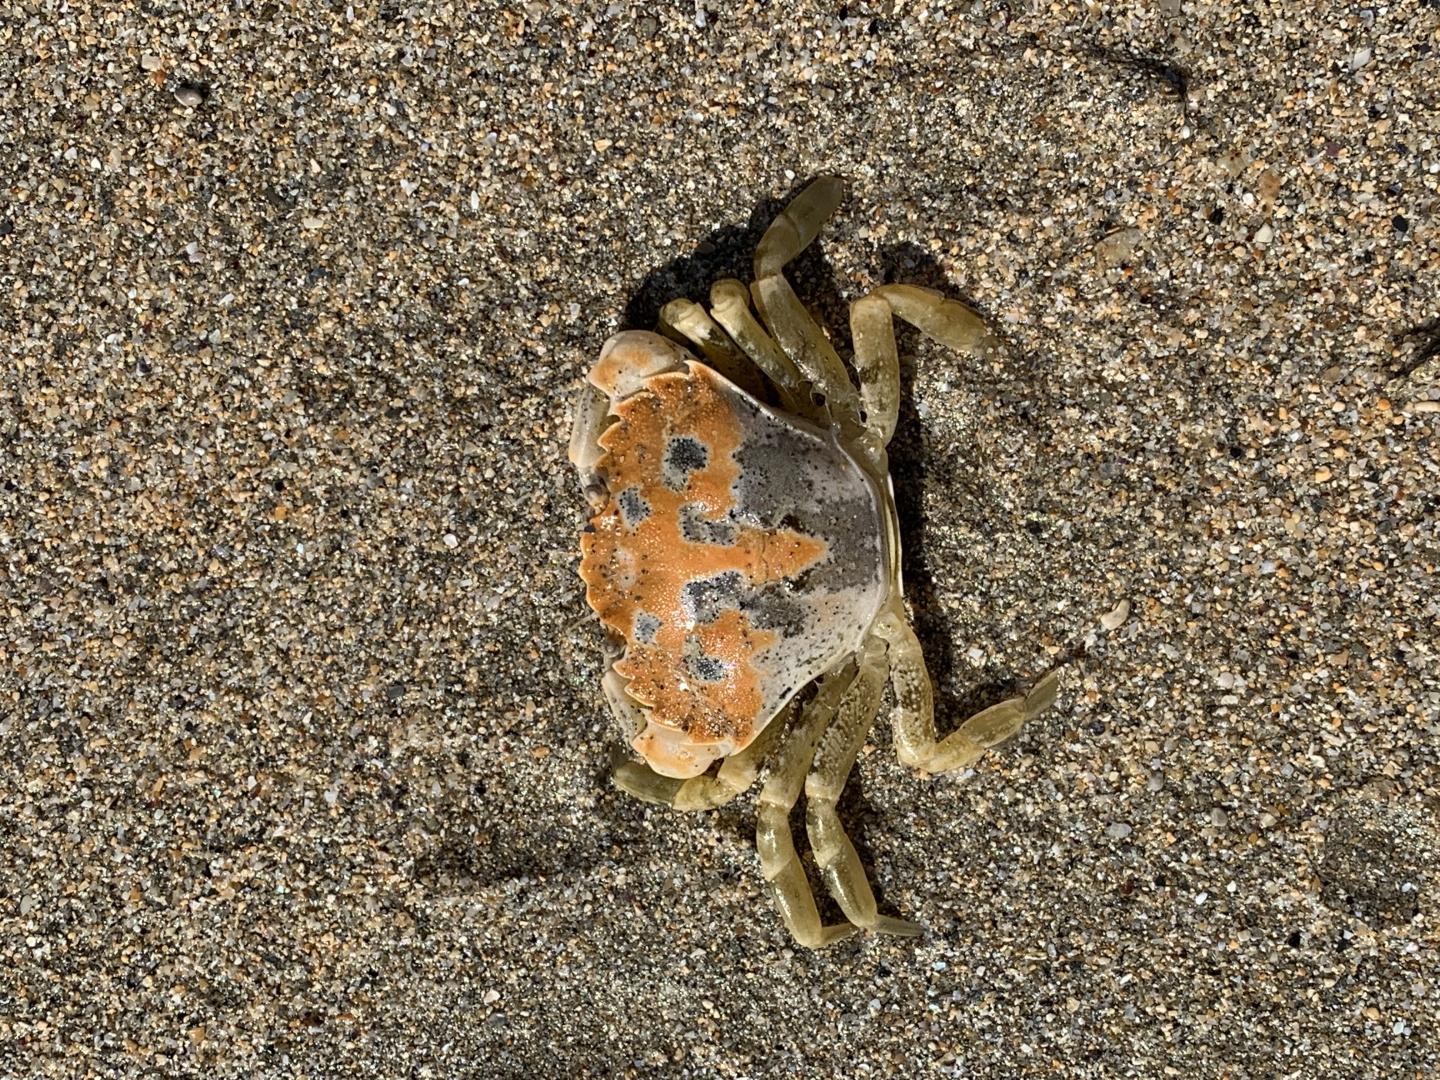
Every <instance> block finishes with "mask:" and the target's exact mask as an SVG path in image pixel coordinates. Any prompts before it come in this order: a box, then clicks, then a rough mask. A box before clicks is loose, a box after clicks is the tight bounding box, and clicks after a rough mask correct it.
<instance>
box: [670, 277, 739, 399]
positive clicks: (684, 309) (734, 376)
mask: <svg viewBox="0 0 1440 1080" xmlns="http://www.w3.org/2000/svg"><path fill="white" fill-rule="evenodd" d="M660 332H661V333H662V334H665V335H666V336H667V337H671V338H674V339H676V340H678V341H681V342H682V343H683V342H685V341H689V342H691V343H693V344H694V345H695V347H696V348H698V349H699V350H700V353H701V355H702V356H704V358H705V362H706V363H707V364H709V365H710V366H711V367H712V368H714V369H715V370H716V371H718V372H719V373H720V374H721V375H723V376H725V378H727V379H729V380H730V381H731V382H732V383H734V384H735V385H736V386H738V387H740V389H742V390H744V391H745V392H746V393H747V394H749V395H750V396H751V397H763V396H764V393H765V387H764V383H763V382H762V381H761V379H760V373H759V372H758V371H756V370H755V367H754V366H753V365H752V364H750V363H749V362H748V361H747V360H746V359H745V357H744V355H742V354H741V352H740V350H739V349H737V348H736V347H735V343H734V342H733V341H731V340H730V338H729V337H728V336H726V334H725V331H724V330H722V329H720V327H719V325H717V324H716V322H715V320H714V319H712V318H711V317H710V316H709V314H707V313H706V311H705V309H704V308H703V307H701V306H700V305H699V304H697V303H695V301H693V300H685V299H680V300H671V301H670V302H669V303H668V304H666V305H665V306H664V307H663V308H661V309H660Z"/></svg>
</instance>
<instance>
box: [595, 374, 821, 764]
mask: <svg viewBox="0 0 1440 1080" xmlns="http://www.w3.org/2000/svg"><path fill="white" fill-rule="evenodd" d="M718 380H719V377H718V376H717V375H715V373H714V372H712V371H711V370H710V369H709V368H706V367H704V366H703V365H700V364H697V363H694V362H690V363H688V364H687V365H686V369H685V370H672V371H667V372H664V373H661V374H656V375H652V376H650V377H649V378H647V379H645V381H644V383H643V384H642V386H641V387H640V389H638V390H637V391H636V392H634V393H632V394H630V395H629V396H628V397H626V398H625V399H624V400H623V401H620V402H619V403H618V404H617V405H616V406H615V407H614V414H615V417H616V420H615V422H614V423H612V424H611V425H610V426H609V427H608V428H607V429H606V430H605V431H604V433H603V434H602V435H601V436H600V440H599V441H600V445H601V446H602V447H603V448H604V450H605V456H604V457H603V458H602V459H601V462H600V468H601V469H602V470H603V472H604V474H605V477H606V485H607V487H608V489H609V498H608V501H607V502H606V503H605V505H604V506H603V507H602V508H601V509H600V511H599V512H598V513H597V514H596V515H595V517H594V518H593V519H592V520H591V522H590V531H588V532H587V533H586V535H585V536H584V538H583V540H582V542H581V552H582V555H583V558H582V560H581V565H580V576H581V577H582V578H583V579H584V581H585V584H586V587H587V593H586V595H587V599H588V600H589V603H590V606H591V607H593V608H594V609H595V610H596V611H597V612H598V613H599V615H600V618H601V620H602V621H603V622H604V624H605V625H606V626H607V627H609V628H610V629H611V630H612V631H614V632H615V633H616V634H618V635H619V636H620V637H622V638H624V641H625V646H626V651H625V656H624V657H623V658H622V659H621V660H619V661H618V662H617V663H616V664H615V670H616V671H617V672H618V673H619V674H620V675H622V676H624V677H625V678H626V679H628V680H629V686H628V693H629V696H630V697H632V698H633V699H634V700H635V701H637V702H639V703H640V704H642V705H644V706H646V707H647V708H648V710H649V712H648V719H649V720H650V721H651V722H652V723H653V724H658V725H661V726H662V727H663V728H667V729H671V730H674V731H677V732H683V734H684V737H685V738H686V740H687V741H689V742H692V743H697V744H708V743H725V744H728V750H727V752H733V751H734V750H736V749H740V748H742V747H744V746H745V745H747V744H748V743H749V742H750V740H751V739H752V738H754V735H755V734H756V732H757V731H758V730H759V728H760V727H761V726H763V725H764V723H765V721H766V720H768V719H769V717H768V716H765V715H762V712H763V710H764V706H765V693H764V685H763V680H764V677H765V673H764V672H762V671H761V670H759V669H758V668H757V667H756V664H755V661H756V658H757V655H758V654H760V653H762V652H763V651H764V650H765V649H766V648H767V647H768V646H770V645H772V644H774V642H775V641H776V638H777V635H776V633H775V632H774V631H773V630H769V629H765V628H763V627H759V626H756V625H754V624H753V623H752V621H751V619H750V617H749V616H748V615H747V614H746V613H745V611H743V610H741V608H740V607H739V606H737V605H736V604H735V603H733V598H734V595H735V593H736V592H737V591H738V590H741V589H755V588H759V587H763V586H766V585H773V584H775V583H779V582H784V581H785V580H786V579H791V578H794V577H795V576H796V575H798V574H800V573H801V572H803V571H804V570H806V569H807V568H808V567H810V566H813V565H814V564H816V563H817V562H819V561H820V560H821V559H823V558H824V556H825V554H826V550H827V546H826V543H825V542H824V541H823V540H820V539H816V538H814V537H812V536H807V535H805V534H803V533H800V532H796V531H794V530H792V529H788V528H771V527H766V526H764V525H758V524H756V523H754V522H750V521H746V520H744V519H743V517H742V516H741V515H740V514H739V513H738V512H737V510H738V508H737V506H736V479H737V477H738V475H739V465H738V464H737V462H736V459H735V451H736V449H737V448H738V447H739V446H740V442H741V439H742V434H743V432H742V427H741V423H740V421H739V419H738V418H737V417H736V415H735V413H734V410H733V406H732V405H731V401H730V398H729V397H728V396H727V395H726V394H725V393H724V392H723V389H722V387H721V385H720V384H719V381H718ZM721 586H725V587H728V591H727V592H726V597H727V598H728V600H729V601H731V602H726V599H722V600H720V601H719V602H706V600H705V596H706V593H707V590H712V591H713V590H717V589H720V587H721ZM721 591H725V590H721Z"/></svg>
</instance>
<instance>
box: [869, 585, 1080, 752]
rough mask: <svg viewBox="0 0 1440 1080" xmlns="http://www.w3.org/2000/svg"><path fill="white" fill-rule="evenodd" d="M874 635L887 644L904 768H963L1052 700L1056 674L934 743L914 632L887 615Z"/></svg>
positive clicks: (897, 748) (931, 715)
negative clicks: (906, 766) (908, 766)
mask: <svg viewBox="0 0 1440 1080" xmlns="http://www.w3.org/2000/svg"><path fill="white" fill-rule="evenodd" d="M875 634H876V635H877V636H878V637H880V638H882V639H883V640H884V641H885V643H886V645H887V646H889V652H890V681H891V685H892V687H893V688H894V692H895V701H896V705H895V711H894V713H893V715H892V716H891V723H892V724H893V726H894V730H895V752H896V754H897V755H898V756H899V758H900V760H901V761H903V762H904V763H905V764H906V765H910V766H913V767H915V768H918V769H924V770H925V771H926V772H932V773H942V772H949V771H951V770H952V769H959V768H963V767H964V766H966V765H969V764H971V763H972V762H974V761H975V760H976V759H977V758H978V757H980V755H981V754H983V753H984V752H985V751H986V750H988V749H990V748H991V747H992V746H996V745H998V744H1000V743H1002V742H1004V741H1005V740H1006V739H1008V738H1010V737H1011V736H1012V735H1014V734H1015V733H1016V732H1017V731H1019V730H1020V729H1021V728H1022V727H1023V726H1024V725H1025V724H1026V723H1027V722H1028V721H1030V720H1033V719H1035V717H1037V716H1039V715H1040V714H1041V713H1042V712H1044V711H1045V710H1046V709H1048V708H1049V707H1050V706H1051V704H1052V703H1053V702H1054V701H1055V694H1056V691H1057V689H1058V687H1059V682H1060V673H1059V672H1058V671H1051V672H1050V673H1049V674H1047V675H1045V676H1044V677H1043V678H1042V679H1041V680H1040V681H1039V682H1038V683H1036V684H1035V685H1034V686H1033V687H1032V688H1031V689H1030V692H1029V693H1027V694H1020V695H1017V696H1016V697H1013V698H1010V699H1008V700H1006V701H1002V702H1000V704H998V705H992V706H991V707H990V708H988V709H985V710H983V711H981V712H978V713H976V714H975V715H974V716H972V717H970V719H968V720H966V721H965V722H964V723H963V724H961V725H960V726H959V727H958V728H957V729H956V730H954V731H952V732H951V733H950V734H949V735H947V736H945V738H943V739H938V740H937V739H936V737H935V711H934V693H933V691H932V689H931V686H930V677H929V675H928V674H926V671H925V658H924V656H923V655H922V654H921V652H920V642H919V641H918V640H917V639H916V637H915V631H914V630H912V629H911V628H910V624H909V623H907V622H906V621H905V620H904V619H903V618H901V617H900V616H899V615H897V614H895V613H894V612H891V611H887V612H885V613H884V614H882V615H881V616H880V617H879V618H878V619H876V620H875Z"/></svg>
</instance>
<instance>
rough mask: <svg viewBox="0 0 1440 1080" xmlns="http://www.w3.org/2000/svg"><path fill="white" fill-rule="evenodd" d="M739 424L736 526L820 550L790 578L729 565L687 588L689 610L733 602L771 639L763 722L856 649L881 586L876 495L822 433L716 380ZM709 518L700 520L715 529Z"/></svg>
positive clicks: (884, 582)
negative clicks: (758, 580)
mask: <svg viewBox="0 0 1440 1080" xmlns="http://www.w3.org/2000/svg"><path fill="white" fill-rule="evenodd" d="M717 384H718V385H719V387H720V389H721V390H722V391H723V392H724V393H725V394H726V397H727V399H728V400H729V402H730V404H731V406H732V409H733V412H734V416H735V419H736V420H737V422H738V423H739V424H740V427H741V439H740V445H739V447H738V449H737V450H736V451H735V455H734V457H735V464H736V465H737V467H738V468H737V476H736V479H735V481H734V484H733V486H732V488H731V494H732V495H733V497H734V506H733V508H732V509H731V510H729V511H728V512H727V513H726V515H725V516H724V519H723V520H725V521H727V522H729V523H731V524H732V525H733V526H734V527H735V528H736V530H737V532H738V531H739V530H740V529H743V528H753V529H760V530H763V531H766V532H787V531H788V532H794V533H798V534H800V535H803V536H807V537H811V538H814V539H816V540H819V541H821V542H822V543H823V544H824V545H825V554H824V555H823V556H822V557H821V558H820V559H819V560H818V561H816V562H815V563H813V564H812V565H810V566H808V567H806V568H805V569H803V570H801V571H800V572H799V573H797V574H795V575H794V576H792V577H790V578H786V579H784V580H781V581H771V582H766V583H764V584H761V585H752V584H750V582H749V581H748V580H747V579H746V578H745V577H744V575H742V574H740V573H739V572H736V571H729V572H726V573H724V574H717V575H715V576H713V577H710V578H706V579H702V580H700V581H694V582H691V583H690V584H689V585H687V586H686V587H685V604H686V610H687V614H690V615H691V616H692V617H694V618H695V619H697V621H701V622H708V621H712V620H713V619H715V618H716V617H718V615H719V613H720V612H721V611H723V610H725V609H738V610H739V611H740V612H741V613H742V614H744V615H745V616H746V617H747V619H748V620H749V622H750V625H752V626H753V627H755V628H756V629H757V630H764V631H770V632H772V633H773V634H774V636H775V641H774V642H772V643H771V644H768V645H766V646H764V647H763V648H760V649H759V650H758V651H757V653H756V655H755V657H754V660H753V664H754V666H755V668H756V669H757V670H758V671H760V672H761V673H762V674H763V686H764V698H765V704H764V706H763V708H764V710H765V712H764V714H763V715H760V716H757V717H756V718H755V721H756V726H757V729H758V728H760V727H763V726H764V725H765V724H766V723H767V722H768V721H769V720H770V718H771V717H773V716H774V715H775V714H776V713H777V712H778V711H779V710H780V709H781V708H782V707H783V706H784V705H785V703H786V702H787V701H789V700H790V698H791V697H793V696H794V695H795V694H796V693H797V692H798V691H799V690H801V689H802V688H804V687H805V686H806V685H807V684H809V683H810V682H811V681H812V680H814V679H815V678H816V677H817V676H819V675H820V674H821V673H823V672H825V671H827V670H828V669H830V668H831V667H833V666H834V665H835V664H836V663H837V662H839V661H840V660H843V659H844V658H845V657H846V656H848V655H850V654H851V653H853V652H854V651H855V650H856V649H857V648H859V646H860V644H861V642H862V641H863V640H864V637H865V634H866V632H867V631H868V629H869V626H870V623H871V621H872V620H873V619H874V618H875V615H876V613H877V612H878V611H879V610H880V605H881V604H883V603H884V601H885V597H886V595H887V592H888V589H889V581H888V577H887V571H886V567H885V550H884V540H883V519H882V516H881V515H882V510H881V506H880V501H879V500H880V496H879V494H878V493H877V491H876V489H875V486H874V485H873V484H872V483H871V481H870V480H869V478H868V477H867V476H866V474H865V472H864V471H863V470H862V469H861V467H860V466H859V465H858V464H857V463H856V462H855V461H854V460H853V459H852V458H851V457H850V456H849V455H848V454H846V453H845V452H844V451H843V450H841V449H840V448H839V447H838V446H837V445H836V444H835V443H834V442H833V441H832V440H831V439H830V438H829V437H827V436H826V435H825V434H823V433H821V432H818V431H816V430H815V429H813V428H811V427H810V426H808V425H805V424H803V423H800V422H796V421H791V420H789V419H788V418H784V417H779V416H776V415H773V414H772V413H771V412H769V411H768V410H766V409H765V408H764V407H763V406H761V405H760V404H758V403H757V402H756V401H754V399H752V398H750V397H748V396H747V395H745V394H744V393H743V392H742V391H739V390H737V389H735V388H734V387H731V386H729V384H727V383H724V382H723V380H719V379H717ZM715 524H716V523H715V522H714V521H709V520H708V519H707V520H706V521H705V527H706V528H709V529H713V528H714V526H715Z"/></svg>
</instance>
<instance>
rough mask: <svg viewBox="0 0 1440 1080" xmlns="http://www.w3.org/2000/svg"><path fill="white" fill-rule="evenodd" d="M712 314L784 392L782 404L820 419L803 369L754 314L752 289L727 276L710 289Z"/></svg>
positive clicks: (781, 391) (801, 414)
mask: <svg viewBox="0 0 1440 1080" xmlns="http://www.w3.org/2000/svg"><path fill="white" fill-rule="evenodd" d="M710 314H711V315H713V316H714V317H715V321H716V322H717V323H719V324H720V325H721V326H723V327H724V328H725V332H726V333H728V334H729V335H730V337H731V339H732V340H734V342H735V344H736V345H738V346H740V348H741V350H742V351H743V352H744V353H745V355H746V356H748V357H749V358H750V360H751V362H752V363H753V364H754V365H755V366H756V367H757V368H759V369H760V370H761V371H762V372H764V373H765V377H766V378H767V379H769V380H770V381H771V382H772V383H774V384H775V388H776V389H777V390H779V392H780V400H781V403H782V404H784V406H785V408H786V409H787V410H789V411H790V412H793V413H797V414H799V415H800V416H804V417H806V418H807V419H811V420H814V419H817V418H818V417H819V415H820V410H818V409H817V408H816V407H815V403H814V402H813V401H811V400H810V393H809V391H808V389H807V388H806V386H805V380H804V379H803V378H801V376H800V372H799V370H797V369H796V367H795V365H794V363H793V362H792V361H791V360H790V358H789V357H788V356H786V355H785V352H784V350H783V349H781V348H780V346H779V345H776V344H775V339H774V338H772V337H771V336H770V335H769V334H767V333H766V332H765V328H764V327H763V326H761V325H760V323H759V322H758V321H757V320H756V318H755V316H754V315H752V314H751V313H750V290H749V289H747V288H746V287H745V286H744V285H743V284H742V283H741V282H739V281H736V280H735V279H734V278H724V279H722V280H720V281H717V282H716V283H715V284H714V285H713V286H711V288H710Z"/></svg>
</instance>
